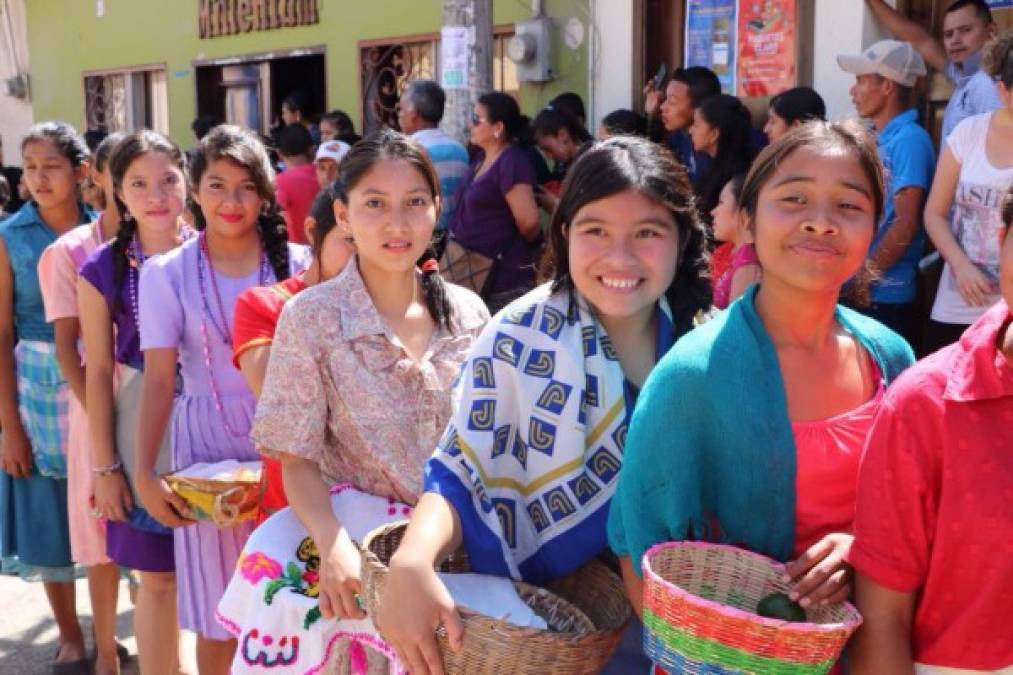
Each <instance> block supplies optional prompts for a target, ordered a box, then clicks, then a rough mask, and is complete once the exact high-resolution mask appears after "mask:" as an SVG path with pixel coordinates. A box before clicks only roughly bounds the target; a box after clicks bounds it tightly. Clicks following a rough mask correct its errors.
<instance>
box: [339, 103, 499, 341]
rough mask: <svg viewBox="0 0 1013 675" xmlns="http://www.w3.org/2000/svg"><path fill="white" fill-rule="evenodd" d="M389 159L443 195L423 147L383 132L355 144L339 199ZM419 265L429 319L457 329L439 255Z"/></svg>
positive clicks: (436, 194)
mask: <svg viewBox="0 0 1013 675" xmlns="http://www.w3.org/2000/svg"><path fill="white" fill-rule="evenodd" d="M511 100H512V99H511ZM388 159H394V160H401V161H405V162H408V163H409V164H411V165H412V166H413V167H415V169H416V170H417V171H418V172H419V173H420V174H421V175H422V177H423V178H424V179H425V181H426V185H427V187H428V188H429V193H430V195H432V197H433V198H434V199H435V198H437V197H439V196H440V178H439V176H438V174H437V173H436V168H435V167H434V166H433V163H432V161H431V160H430V159H429V155H428V154H427V153H426V151H425V150H424V149H423V148H422V146H421V145H419V144H418V143H416V142H415V141H413V140H411V139H410V138H408V137H407V136H405V135H404V134H402V133H400V132H397V131H394V130H392V129H382V130H380V131H377V132H375V133H372V134H370V135H369V136H367V137H366V138H364V139H363V140H361V141H359V142H358V143H356V144H355V145H353V146H352V149H351V150H350V151H349V153H348V154H347V155H345V158H344V159H343V160H341V176H340V177H339V179H338V180H337V181H335V182H334V184H333V186H332V190H333V191H334V193H335V199H337V200H340V201H341V202H343V203H344V204H345V205H346V206H347V205H348V192H349V191H350V190H352V189H353V188H354V187H355V185H356V184H357V183H358V182H359V181H360V180H361V179H362V177H363V176H365V175H366V173H368V172H369V170H370V169H372V168H373V167H374V166H376V165H377V164H379V163H380V162H382V161H384V160H388ZM417 265H418V266H419V267H420V268H421V269H422V291H423V292H424V293H425V295H426V309H428V310H429V316H431V317H432V318H433V321H434V322H436V325H438V326H443V327H444V328H446V329H447V330H453V328H452V322H453V306H452V305H451V304H450V298H449V295H448V293H447V284H446V282H445V281H444V280H443V277H442V276H440V271H439V265H438V264H436V252H435V251H434V250H433V249H432V247H430V248H428V249H427V250H426V252H425V253H424V254H423V255H422V257H421V258H419V260H418V261H417Z"/></svg>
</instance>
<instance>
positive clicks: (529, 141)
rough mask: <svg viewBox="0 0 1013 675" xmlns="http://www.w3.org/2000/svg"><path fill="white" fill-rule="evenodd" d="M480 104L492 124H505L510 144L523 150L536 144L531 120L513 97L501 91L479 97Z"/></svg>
mask: <svg viewBox="0 0 1013 675" xmlns="http://www.w3.org/2000/svg"><path fill="white" fill-rule="evenodd" d="M478 103H479V105H481V106H483V107H485V111H486V117H488V119H489V123H490V124H495V123H496V122H502V123H503V132H504V133H505V134H506V139H507V140H508V141H509V142H511V143H515V144H517V145H519V146H520V147H522V148H530V147H531V146H533V145H534V144H535V137H534V134H533V133H532V132H531V120H530V119H529V118H528V116H527V115H522V114H521V109H520V107H519V106H518V105H517V101H516V100H515V99H514V97H513V96H511V95H510V94H504V93H503V92H501V91H492V92H489V93H488V94H483V95H481V96H479V97H478ZM574 140H576V139H574Z"/></svg>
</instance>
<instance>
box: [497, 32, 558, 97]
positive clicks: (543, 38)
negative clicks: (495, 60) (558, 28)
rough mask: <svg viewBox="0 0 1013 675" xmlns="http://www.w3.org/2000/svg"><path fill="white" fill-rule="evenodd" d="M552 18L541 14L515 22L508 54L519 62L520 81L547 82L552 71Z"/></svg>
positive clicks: (550, 77)
mask: <svg viewBox="0 0 1013 675" xmlns="http://www.w3.org/2000/svg"><path fill="white" fill-rule="evenodd" d="M551 44H552V19H550V18H548V17H545V16H539V17H535V18H532V19H528V20H526V21H518V22H517V23H516V24H514V36H513V37H512V38H510V41H509V42H508V43H507V56H508V57H509V58H510V60H511V61H513V62H514V63H516V64H517V79H518V80H519V81H520V82H547V81H548V80H551V79H552V78H553V77H555V74H554V73H553V72H552V49H551V46H550V45H551Z"/></svg>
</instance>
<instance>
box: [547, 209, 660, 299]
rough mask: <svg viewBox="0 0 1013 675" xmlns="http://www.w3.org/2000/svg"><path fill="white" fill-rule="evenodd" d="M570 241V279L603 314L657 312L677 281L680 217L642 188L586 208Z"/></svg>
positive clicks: (576, 217)
mask: <svg viewBox="0 0 1013 675" xmlns="http://www.w3.org/2000/svg"><path fill="white" fill-rule="evenodd" d="M566 239H567V254H568V257H569V265H570V267H569V270H570V278H571V279H573V285H574V286H575V287H576V288H577V290H578V291H580V293H581V295H583V296H584V298H585V299H586V300H587V301H588V302H589V303H590V304H591V306H592V307H593V308H594V309H595V311H596V312H597V313H598V314H599V316H605V317H610V318H624V317H632V316H636V315H638V314H640V313H642V312H645V311H653V308H654V305H655V303H656V302H657V301H658V298H660V297H661V296H662V295H663V294H664V293H665V291H666V290H667V289H668V287H669V286H670V285H671V284H672V279H674V278H675V271H676V269H677V268H678V264H679V233H678V230H677V229H676V224H675V219H674V218H673V217H672V213H671V212H670V211H669V210H668V209H667V208H665V207H664V206H663V205H661V204H659V203H657V202H655V201H653V200H651V199H649V198H648V197H646V196H645V195H643V194H642V193H640V192H638V191H636V190H633V189H630V190H626V191H624V192H620V193H618V194H615V195H612V196H610V197H605V198H604V199H599V200H598V201H594V202H591V203H589V204H586V205H585V206H584V207H583V208H581V209H580V210H579V211H577V213H576V214H575V215H574V217H573V222H572V223H571V225H570V228H569V230H568V231H567V233H566Z"/></svg>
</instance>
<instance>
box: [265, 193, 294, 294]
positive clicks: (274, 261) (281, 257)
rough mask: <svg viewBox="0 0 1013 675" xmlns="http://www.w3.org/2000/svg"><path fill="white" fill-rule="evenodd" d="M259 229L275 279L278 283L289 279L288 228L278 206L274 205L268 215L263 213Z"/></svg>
mask: <svg viewBox="0 0 1013 675" xmlns="http://www.w3.org/2000/svg"><path fill="white" fill-rule="evenodd" d="M257 229H258V230H259V231H260V241H261V243H262V245H263V247H264V254H265V255H266V256H267V261H268V262H269V263H271V268H272V269H273V270H274V277H275V278H276V279H277V280H278V281H284V280H285V279H288V277H289V275H290V271H289V261H288V228H287V227H286V225H285V219H284V218H283V217H282V215H281V212H280V211H279V210H278V206H277V205H272V206H271V207H270V209H269V210H268V211H267V213H262V214H261V215H260V217H259V218H257Z"/></svg>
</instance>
